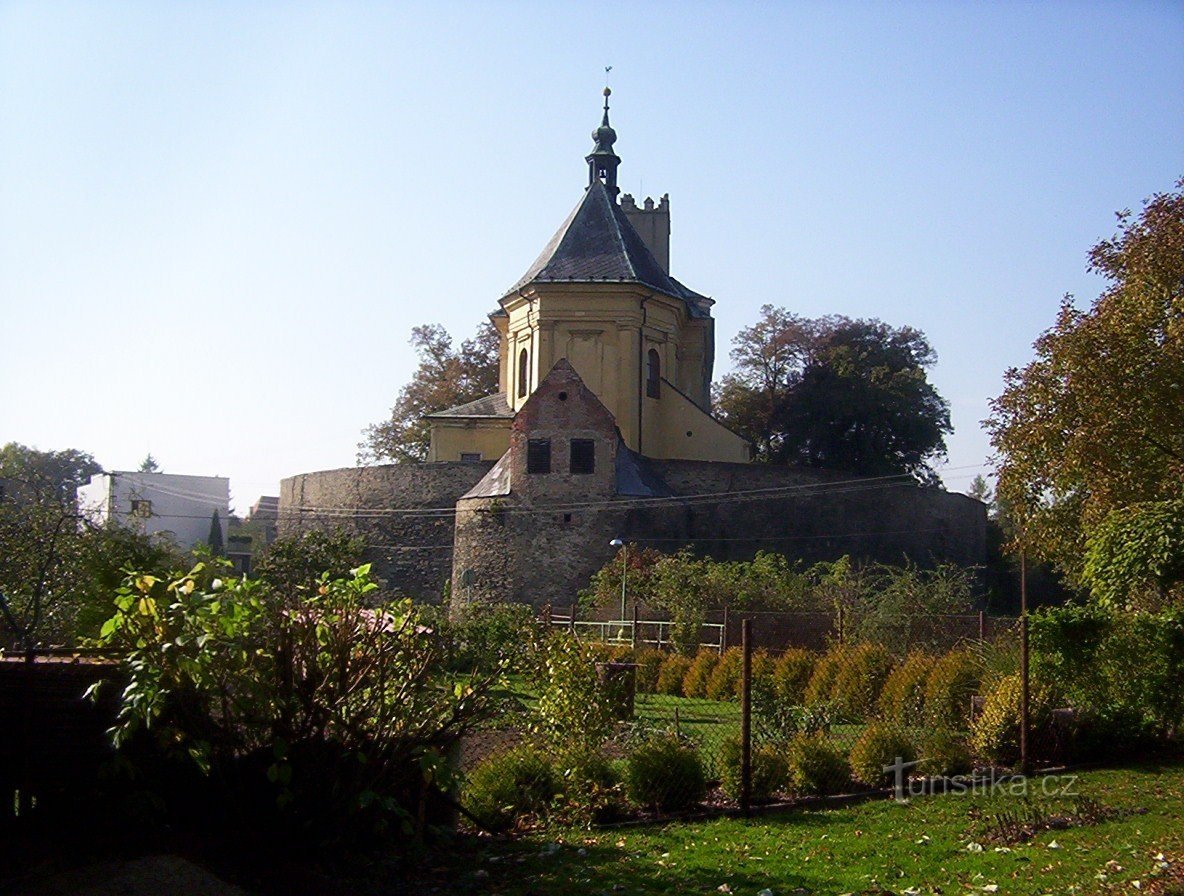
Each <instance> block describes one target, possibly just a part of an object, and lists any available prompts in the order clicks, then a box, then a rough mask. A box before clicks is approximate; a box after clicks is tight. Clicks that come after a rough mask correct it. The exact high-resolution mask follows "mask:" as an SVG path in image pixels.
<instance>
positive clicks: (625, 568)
mask: <svg viewBox="0 0 1184 896" xmlns="http://www.w3.org/2000/svg"><path fill="white" fill-rule="evenodd" d="M609 546H610V547H614V548H624V549H625V553H624V556H623V557H622V558H621V622H624V621H625V577H626V576H627V575H628V574H629V545H627V544H625V542H623V541H621V539H619V538H614V539H613V540H612V541H610V542H609Z"/></svg>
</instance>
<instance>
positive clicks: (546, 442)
mask: <svg viewBox="0 0 1184 896" xmlns="http://www.w3.org/2000/svg"><path fill="white" fill-rule="evenodd" d="M526 472H527V473H550V472H551V440H550V439H527V440H526Z"/></svg>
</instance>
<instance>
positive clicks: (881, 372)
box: [716, 305, 953, 484]
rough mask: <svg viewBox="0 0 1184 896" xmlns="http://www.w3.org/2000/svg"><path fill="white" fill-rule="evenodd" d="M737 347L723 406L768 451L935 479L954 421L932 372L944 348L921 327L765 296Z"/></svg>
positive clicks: (719, 395)
mask: <svg viewBox="0 0 1184 896" xmlns="http://www.w3.org/2000/svg"><path fill="white" fill-rule="evenodd" d="M731 357H732V360H733V362H734V363H735V365H736V369H735V370H734V371H733V372H732V373H731V374H729V375H728V376H727V377H725V378H724V380H723V382H722V383H721V384H720V386H719V388H718V389H717V391H716V407H717V409H718V410H719V413H720V415H721V416H722V417H723V418H724V419H725V420H726V421H727V422H728V423H729V424H730V425H731V426H733V427H734V428H736V429H737V430H739V431H740V432H741V434H743V435H745V436H747V437H748V438H750V439H752V441H753V442H754V443H755V444H756V446H757V455H758V457H760V458H761V459H763V460H766V461H769V462H772V463H782V464H784V463H798V464H805V465H807V466H814V467H821V468H824V469H830V470H839V471H843V472H847V473H855V474H858V475H867V476H877V475H892V474H908V475H911V476H914V477H915V478H917V479H918V480H920V481H922V482H926V483H930V484H936V481H937V477H936V474H935V473H934V472H933V466H932V465H933V463H934V462H936V461H938V460H940V459H942V458H944V456H945V436H946V435H947V434H948V433H950V432H952V431H953V428H952V426H951V425H950V412H949V405H948V404H947V403H946V401H945V399H943V398H942V397H941V396H940V395H939V394H938V393H937V390H936V389H935V388H934V387H933V385H932V384H931V383H930V382H929V381H928V379H927V377H926V373H925V371H926V368H928V367H930V366H932V364H933V363H934V361H935V360H936V355H935V353H934V351H933V349H932V348H931V347H930V345H929V343H928V341H927V340H926V339H925V336H924V334H922V333H921V332H920V331H918V330H915V329H913V328H912V327H899V328H896V327H891V326H889V325H888V324H885V323H883V322H882V321H878V320H851V319H849V318H845V317H824V318H819V319H817V320H809V319H804V318H800V317H797V316H795V315H792V314H790V313H788V312H787V311H785V309H783V308H774V307H773V306H771V305H765V306H764V307H762V308H761V319H760V320H759V321H758V322H757V323H756V324H755V325H754V326H752V327H748V328H746V329H744V330H742V331H741V332H740V333H739V335H737V337H736V339H735V340H734V342H733V349H732V353H731Z"/></svg>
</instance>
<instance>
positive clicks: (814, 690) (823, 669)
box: [805, 644, 847, 706]
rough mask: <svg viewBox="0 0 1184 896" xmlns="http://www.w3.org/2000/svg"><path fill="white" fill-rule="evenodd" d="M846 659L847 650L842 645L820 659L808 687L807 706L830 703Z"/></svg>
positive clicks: (827, 652) (835, 646) (832, 648)
mask: <svg viewBox="0 0 1184 896" xmlns="http://www.w3.org/2000/svg"><path fill="white" fill-rule="evenodd" d="M846 657H847V649H846V648H845V647H843V645H841V644H835V645H834V646H832V647H831V648H830V650H828V651H826V653H824V654H822V656H820V657H819V658H818V662H817V663H815V664H814V674H813V675H811V676H810V683H809V684H808V685H806V695H805V697H806V704H807V705H809V706H815V705H819V704H829V703H830V695H831V691H833V690H834V686H835V679H837V678H838V677H839V672H840V671H841V670H842V668H843V664H844V663H845V661H846Z"/></svg>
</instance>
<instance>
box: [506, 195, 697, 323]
mask: <svg viewBox="0 0 1184 896" xmlns="http://www.w3.org/2000/svg"><path fill="white" fill-rule="evenodd" d="M531 283H637V284H640V285H642V286H646V287H648V288H650V289H652V290H654V291H656V292H660V293H664V294H665V295H668V296H671V297H672V298H676V299H682V300H683V301H684V302H686V303H687V306H688V308H689V309H690V311H691V314H692V316H694V317H708V316H710V311H709V310H708V308H709V307H710V305H711V300H710V299H708V298H706V297H705V296H701V295H699V294H698V293H697V292H695V291H693V290H691V289H688V288H687V287H685V286H683V285H682V284H681V283H679V282H678V281H677V280H675V279H674V278H673V277H671V276H670V275H669V274H667V273H666V272H665V271H664V270H662V266H661V265H660V264H659V263H658V260H657V259H656V258H654V256H653V253H651V252H650V250H649V249H648V248H647V247H646V244H645V242H644V241H643V240H642V238H641V237H640V236H639V235H638V233H637V231H636V230H634V229H633V225H632V224H630V223H629V219H628V217H626V215H625V213H624V212H623V211H622V210H621V207H620V206H619V205H617V203H616V202H614V201H613V199H612V197H611V196H610V195H609V191H608V188H607V187H606V186H605V185H604V183H602V182H601V181H599V180H594V181H593V182H592V184H591V186H589V187H588V189H587V191H586V192H585V193H584V195H583V197H582V198H581V199H580V201H579V202H578V203H577V204H576V207H575V208H574V209H572V212H571V214H570V215H568V216H567V220H566V221H564V222H563V224H562V225H561V226H560V228H559V230H557V231H556V232H555V235H554V236H553V237H551V240H550V242H548V243H547V245H546V247H544V249H543V251H542V253H541V254H540V255H539V257H538V258H536V259H535V262H534V264H532V265H531V266H530V268H529V269H528V270H527V271H526V273H525V274H524V275H523V276H522V278H521V279H520V280H519V281H518V282H517V283H515V284H514V285H513V286H512V287H510V289H509V290H508V291H507V292H506V295H511V294H512V293H514V292H517V291H518V290H520V289H522V288H523V287H524V286H527V285H529V284H531Z"/></svg>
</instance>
